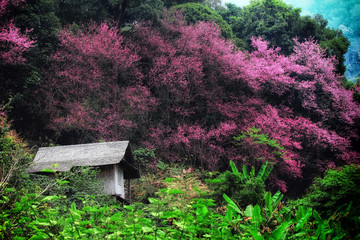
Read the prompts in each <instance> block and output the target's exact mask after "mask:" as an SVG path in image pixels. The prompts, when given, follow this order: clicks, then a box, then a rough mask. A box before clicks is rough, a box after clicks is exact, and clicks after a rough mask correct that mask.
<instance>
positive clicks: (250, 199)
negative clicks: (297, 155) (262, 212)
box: [208, 161, 273, 207]
mask: <svg viewBox="0 0 360 240" xmlns="http://www.w3.org/2000/svg"><path fill="white" fill-rule="evenodd" d="M230 167H231V170H232V171H225V172H224V173H222V174H220V175H219V176H218V177H216V178H215V179H212V180H208V182H209V183H210V184H211V185H213V189H214V193H213V195H212V196H213V197H214V198H215V199H216V200H217V201H220V202H221V201H222V196H223V194H226V195H227V196H230V197H231V198H232V199H233V200H234V201H235V202H236V203H237V204H239V205H240V206H242V207H245V206H247V205H249V204H257V203H259V202H260V201H261V200H262V199H263V197H264V195H265V180H266V179H267V177H268V176H269V174H270V172H271V170H272V168H273V166H272V165H270V166H268V162H265V163H264V164H263V165H262V166H261V168H260V169H259V171H258V173H257V175H256V174H255V168H254V167H252V169H251V171H250V172H248V170H247V168H246V166H245V165H243V166H242V172H239V171H238V169H237V167H236V165H235V163H234V162H233V161H230Z"/></svg>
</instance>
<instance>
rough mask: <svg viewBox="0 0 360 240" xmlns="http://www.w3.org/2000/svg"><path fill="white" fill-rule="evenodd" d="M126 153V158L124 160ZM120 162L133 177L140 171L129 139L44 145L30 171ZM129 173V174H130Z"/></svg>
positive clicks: (58, 169)
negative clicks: (135, 164)
mask: <svg viewBox="0 0 360 240" xmlns="http://www.w3.org/2000/svg"><path fill="white" fill-rule="evenodd" d="M125 155H126V160H123V159H124V157H125ZM118 163H120V164H121V165H122V166H124V167H125V168H126V169H124V170H125V171H128V172H129V173H130V175H131V176H132V177H138V175H139V173H138V171H137V169H136V168H135V167H133V166H132V164H133V157H132V153H131V150H130V146H129V141H118V142H103V143H89V144H78V145H67V146H56V147H42V148H40V149H39V151H38V152H37V154H36V156H35V159H34V161H33V164H32V165H31V167H30V168H28V172H30V173H33V172H41V171H42V170H43V169H52V170H56V171H60V172H65V171H69V170H70V169H71V168H72V167H75V166H103V165H112V164H118ZM128 175H129V174H128Z"/></svg>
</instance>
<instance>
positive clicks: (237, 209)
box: [223, 194, 244, 215]
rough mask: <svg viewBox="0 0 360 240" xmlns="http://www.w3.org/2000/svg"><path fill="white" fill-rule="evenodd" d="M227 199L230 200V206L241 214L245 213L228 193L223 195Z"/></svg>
mask: <svg viewBox="0 0 360 240" xmlns="http://www.w3.org/2000/svg"><path fill="white" fill-rule="evenodd" d="M223 197H224V199H225V201H227V202H228V206H229V207H230V208H232V209H233V210H234V211H235V212H237V213H239V214H240V215H244V214H243V213H242V212H241V210H240V209H239V207H238V206H237V205H236V204H235V203H234V201H233V200H231V199H230V198H229V197H228V196H227V195H226V194H224V195H223Z"/></svg>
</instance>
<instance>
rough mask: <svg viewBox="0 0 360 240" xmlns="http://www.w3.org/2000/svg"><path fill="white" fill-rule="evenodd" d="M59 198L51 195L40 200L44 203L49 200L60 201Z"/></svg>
mask: <svg viewBox="0 0 360 240" xmlns="http://www.w3.org/2000/svg"><path fill="white" fill-rule="evenodd" d="M60 198H61V197H59V196H57V195H52V196H46V197H44V198H43V199H41V201H42V202H45V201H51V200H54V199H55V200H57V199H60Z"/></svg>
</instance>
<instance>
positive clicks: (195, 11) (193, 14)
mask: <svg viewBox="0 0 360 240" xmlns="http://www.w3.org/2000/svg"><path fill="white" fill-rule="evenodd" d="M173 9H176V10H179V9H181V10H182V11H184V14H185V18H186V21H187V22H188V23H191V24H195V23H196V22H199V21H205V22H213V23H215V24H217V25H218V26H219V28H220V29H221V35H222V36H223V37H224V38H227V39H231V38H232V37H233V33H232V30H231V27H230V25H229V24H228V23H226V22H225V21H224V19H223V18H222V17H221V15H219V14H218V13H217V12H215V11H213V10H211V9H210V8H209V7H207V6H204V5H201V4H198V3H187V4H182V5H177V6H176V7H174V8H173Z"/></svg>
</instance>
